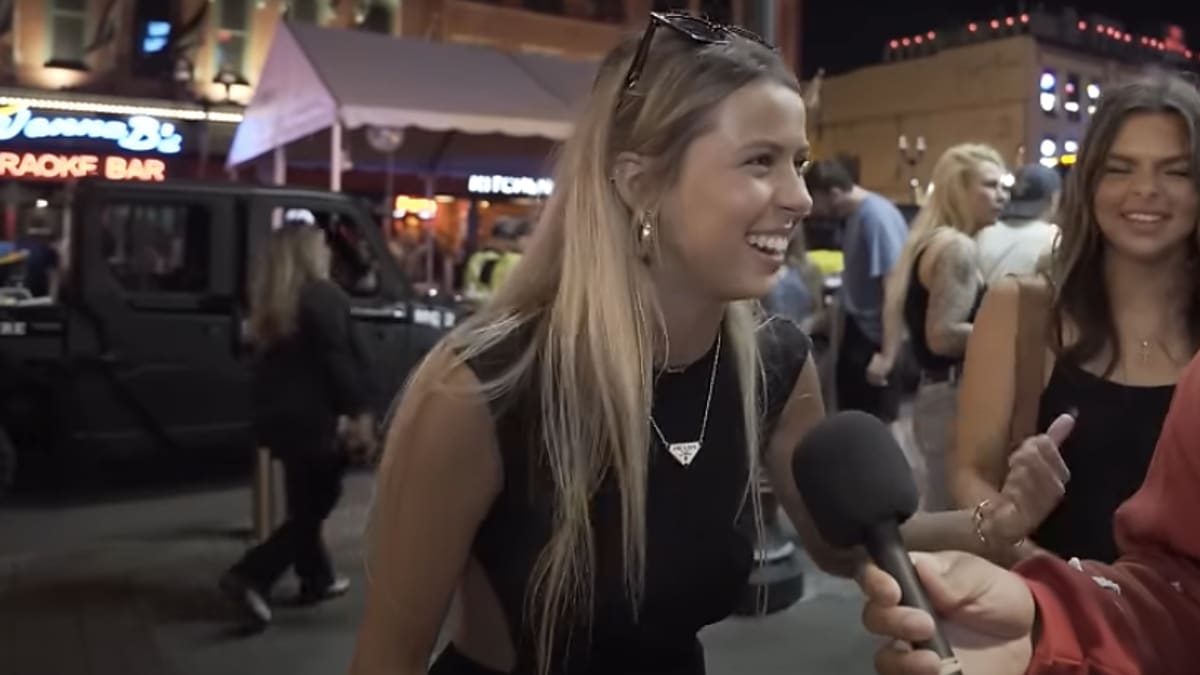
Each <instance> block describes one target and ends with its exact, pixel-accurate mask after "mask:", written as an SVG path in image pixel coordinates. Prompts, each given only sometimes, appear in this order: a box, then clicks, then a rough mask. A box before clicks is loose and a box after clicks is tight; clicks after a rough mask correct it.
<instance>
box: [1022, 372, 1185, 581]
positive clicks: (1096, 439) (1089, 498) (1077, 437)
mask: <svg viewBox="0 0 1200 675" xmlns="http://www.w3.org/2000/svg"><path fill="white" fill-rule="evenodd" d="M1174 391H1175V387H1173V386H1162V387H1131V386H1127V385H1122V384H1117V383H1115V382H1111V381H1109V380H1105V379H1102V378H1100V377H1097V376H1095V375H1093V374H1091V373H1089V372H1087V371H1085V370H1082V369H1080V368H1077V367H1075V366H1073V365H1069V364H1065V363H1062V362H1059V363H1057V364H1055V367H1054V371H1053V373H1052V374H1051V375H1050V381H1049V382H1048V383H1047V384H1046V388H1045V390H1043V391H1042V396H1041V399H1040V401H1039V403H1038V429H1045V428H1047V427H1049V426H1050V423H1051V422H1053V421H1054V419H1055V418H1057V417H1058V416H1059V415H1061V414H1063V413H1068V412H1072V411H1078V417H1077V420H1076V423H1075V429H1074V431H1072V432H1071V436H1070V437H1069V438H1068V439H1067V441H1066V443H1064V444H1063V446H1062V448H1061V450H1062V455H1063V460H1065V461H1066V463H1067V468H1069V469H1070V470H1071V481H1070V482H1069V483H1068V484H1067V492H1066V496H1065V497H1064V498H1063V501H1062V503H1061V504H1059V506H1058V508H1057V509H1055V510H1054V512H1053V513H1051V514H1050V517H1049V518H1047V519H1046V520H1045V522H1043V523H1042V525H1041V527H1039V528H1038V529H1037V531H1036V532H1034V534H1033V540H1034V541H1035V542H1036V543H1037V544H1038V545H1039V546H1041V547H1042V548H1045V549H1047V550H1049V551H1051V552H1053V553H1055V554H1056V555H1058V556H1060V557H1063V558H1072V557H1077V558H1081V559H1085V560H1099V561H1102V562H1109V563H1111V562H1113V561H1114V560H1116V559H1117V545H1116V541H1115V540H1114V538H1113V515H1114V514H1115V513H1116V511H1117V507H1118V506H1120V505H1121V503H1122V502H1124V501H1125V500H1126V499H1128V498H1129V497H1131V496H1132V495H1133V493H1134V492H1136V491H1137V489H1138V488H1140V487H1141V485H1142V481H1143V480H1144V479H1145V477H1146V470H1147V469H1148V468H1149V466H1150V458H1151V457H1152V456H1153V455H1154V446H1155V445H1156V444H1157V443H1158V435H1159V431H1160V430H1161V429H1162V424H1163V419H1164V418H1165V417H1166V415H1167V408H1168V407H1170V405H1171V396H1172V395H1173V393H1174Z"/></svg>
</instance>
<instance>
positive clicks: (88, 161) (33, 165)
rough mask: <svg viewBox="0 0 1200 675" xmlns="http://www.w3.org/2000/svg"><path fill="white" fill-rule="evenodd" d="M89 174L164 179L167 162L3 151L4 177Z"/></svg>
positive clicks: (0, 155)
mask: <svg viewBox="0 0 1200 675" xmlns="http://www.w3.org/2000/svg"><path fill="white" fill-rule="evenodd" d="M88 176H103V177H104V178H107V179H109V180H128V181H143V182H150V183H161V182H162V181H164V180H166V178H167V165H166V163H165V162H163V161H162V160H161V159H152V158H139V157H124V156H121V155H107V156H103V157H102V156H99V155H61V154H57V153H52V152H0V177H5V178H40V179H49V180H68V179H71V178H86V177H88Z"/></svg>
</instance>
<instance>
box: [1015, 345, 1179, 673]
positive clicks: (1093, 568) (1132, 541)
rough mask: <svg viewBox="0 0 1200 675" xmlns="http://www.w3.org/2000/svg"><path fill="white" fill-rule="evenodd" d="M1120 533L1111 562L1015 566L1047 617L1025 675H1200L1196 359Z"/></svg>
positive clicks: (1122, 513) (1044, 559) (1043, 559)
mask: <svg viewBox="0 0 1200 675" xmlns="http://www.w3.org/2000/svg"><path fill="white" fill-rule="evenodd" d="M1114 527H1115V528H1116V539H1117V546H1118V548H1119V549H1120V551H1121V553H1122V556H1121V559H1120V560H1118V561H1117V562H1116V564H1114V565H1101V564H1099V563H1091V562H1085V563H1082V565H1079V564H1078V563H1074V564H1072V563H1068V562H1065V561H1063V560H1059V559H1057V558H1053V557H1051V556H1040V557H1037V558H1034V559H1031V560H1029V561H1027V562H1026V563H1025V564H1023V565H1021V566H1020V567H1019V568H1018V572H1019V573H1020V574H1021V575H1022V576H1024V577H1025V578H1026V580H1027V581H1028V582H1029V586H1030V588H1031V589H1032V590H1033V596H1034V599H1035V600H1036V601H1037V605H1038V610H1039V612H1040V614H1041V621H1042V628H1041V636H1040V641H1039V642H1038V645H1037V647H1036V649H1035V650H1034V655H1033V662H1032V664H1031V665H1030V668H1029V671H1028V673H1029V675H1084V674H1085V673H1086V674H1087V675H1134V674H1136V675H1184V674H1186V675H1195V674H1196V673H1200V356H1198V357H1197V358H1195V359H1193V361H1192V363H1191V364H1190V365H1189V366H1188V367H1187V369H1186V370H1185V371H1184V373H1183V376H1182V377H1181V378H1180V381H1179V384H1178V386H1177V387H1176V389H1175V398H1174V400H1173V401H1172V402H1171V409H1170V411H1169V412H1168V413H1167V417H1166V420H1165V421H1164V422H1163V428H1162V434H1161V436H1160V437H1159V440H1158V446H1157V447H1156V448H1155V450H1154V459H1153V460H1152V461H1151V463H1150V469H1149V472H1148V473H1147V474H1146V481H1145V483H1143V484H1142V487H1141V489H1139V490H1138V492H1137V493H1136V494H1134V495H1133V497H1130V498H1129V501H1127V502H1125V503H1124V504H1123V505H1122V506H1121V508H1120V509H1118V510H1117V514H1116V517H1115V519H1114Z"/></svg>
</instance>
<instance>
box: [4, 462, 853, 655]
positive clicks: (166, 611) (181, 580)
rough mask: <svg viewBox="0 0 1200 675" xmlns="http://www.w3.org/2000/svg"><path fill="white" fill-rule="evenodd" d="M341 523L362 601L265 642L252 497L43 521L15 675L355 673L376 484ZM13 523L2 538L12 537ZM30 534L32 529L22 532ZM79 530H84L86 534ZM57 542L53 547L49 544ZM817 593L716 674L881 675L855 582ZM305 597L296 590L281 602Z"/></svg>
mask: <svg viewBox="0 0 1200 675" xmlns="http://www.w3.org/2000/svg"><path fill="white" fill-rule="evenodd" d="M346 492H347V495H346V499H345V501H344V503H343V505H342V506H341V507H340V508H339V510H338V511H337V512H336V513H335V515H334V517H333V518H331V520H330V523H329V527H328V532H329V541H330V546H331V548H332V549H333V551H334V557H335V559H336V560H337V564H338V566H339V568H340V569H341V570H342V571H343V572H344V573H346V574H348V575H349V576H350V577H351V579H352V581H353V584H354V585H353V587H352V589H351V593H350V594H349V595H348V596H347V597H345V598H342V599H338V600H335V601H332V602H329V603H326V604H324V605H322V606H319V607H315V608H305V609H299V608H290V607H287V606H286V602H285V601H284V602H281V603H280V605H279V607H278V608H277V611H276V618H275V621H274V622H273V624H272V625H271V627H270V628H269V629H268V630H267V631H265V632H264V633H261V634H258V635H254V636H244V635H238V634H237V633H236V632H234V631H233V630H231V626H233V625H234V623H233V618H234V614H233V612H232V610H231V609H230V608H229V607H228V606H227V605H226V604H225V602H224V600H223V598H222V597H221V596H220V595H219V594H218V592H217V590H216V579H217V576H218V575H219V574H220V572H221V571H222V570H223V569H225V568H226V567H227V566H228V565H230V564H231V563H232V562H233V561H234V560H235V559H236V558H237V557H238V556H239V555H240V554H241V552H242V551H243V550H244V549H245V547H246V545H247V544H248V539H247V538H246V537H247V536H248V532H247V531H246V530H245V528H246V525H247V519H248V514H247V513H246V511H247V509H248V504H249V496H248V494H247V491H246V490H245V489H229V490H225V491H222V492H220V493H212V494H202V495H195V496H191V497H172V498H169V499H166V500H163V501H162V502H152V503H135V504H128V503H126V504H118V505H104V506H100V507H88V508H87V509H86V510H82V511H80V512H76V513H72V512H71V511H69V510H68V511H65V512H55V513H48V514H42V513H36V514H33V515H31V516H29V518H32V519H34V520H33V521H30V522H28V523H27V524H26V527H25V528H24V529H22V528H21V527H20V523H18V524H17V525H18V527H15V528H13V529H14V531H16V532H17V533H18V538H19V537H22V536H23V537H27V538H33V537H37V538H38V539H37V540H33V539H30V541H27V542H24V543H23V544H21V545H22V546H25V547H31V546H33V545H35V544H36V545H37V548H36V550H37V551H42V552H41V553H38V554H36V555H30V554H27V553H19V552H16V551H14V550H13V548H12V547H11V546H13V545H12V544H10V548H9V549H8V550H7V551H5V550H0V626H2V627H3V628H2V629H0V664H4V665H3V667H0V671H2V672H3V673H4V675H76V674H78V675H263V674H274V673H280V674H282V673H287V675H310V674H311V675H317V674H321V675H340V674H341V673H345V672H346V669H347V668H348V666H349V663H350V658H351V654H352V651H353V646H354V637H355V632H356V630H357V627H358V621H359V619H360V617H361V612H362V606H363V600H364V589H365V587H366V583H365V579H364V578H363V574H362V563H361V545H360V542H361V537H360V535H361V524H362V522H363V518H364V517H365V514H366V508H367V502H368V500H369V494H370V491H369V486H368V484H367V479H366V477H365V476H361V475H360V476H353V477H352V478H351V479H350V481H349V482H348V484H347V491H346ZM13 518H14V516H13V514H11V513H2V514H0V530H4V531H6V532H7V531H8V530H6V529H5V527H7V526H9V525H13V524H14V523H13ZM22 522H25V521H22ZM74 528H80V529H81V530H82V531H75V529H74ZM41 537H44V538H45V543H44V544H43V543H42V542H41ZM806 582H807V586H808V590H809V594H808V597H807V598H806V599H805V600H803V601H801V602H800V603H798V604H796V605H794V606H793V607H792V608H790V609H789V610H786V611H784V612H780V613H779V614H776V615H772V616H770V617H766V618H763V619H730V620H728V621H725V622H722V623H721V624H718V625H716V626H713V627H710V628H709V629H708V630H706V631H705V632H704V633H703V634H702V635H701V639H702V640H703V641H704V643H705V645H706V648H707V653H708V661H709V673H710V674H711V675H775V674H778V675H784V674H785V673H787V674H788V675H795V674H796V673H810V674H812V675H825V674H829V675H832V674H834V673H837V674H838V675H868V674H869V673H871V672H872V670H871V653H872V652H873V651H874V641H873V640H872V639H871V638H869V637H868V636H866V635H865V634H864V633H863V631H862V629H861V628H860V627H859V625H858V616H859V612H860V610H861V601H860V600H859V599H858V596H857V590H856V589H855V588H854V587H853V585H852V584H849V583H848V582H845V581H842V580H834V579H831V578H829V577H826V576H824V575H821V574H819V573H816V572H814V573H813V574H812V575H810V577H809V578H808V579H806ZM294 592H295V582H294V580H292V579H288V580H286V581H285V582H283V583H282V584H281V586H280V588H278V589H277V591H276V597H277V598H280V597H282V598H286V597H288V596H289V595H290V594H292V593H294Z"/></svg>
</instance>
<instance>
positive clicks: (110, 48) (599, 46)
mask: <svg viewBox="0 0 1200 675" xmlns="http://www.w3.org/2000/svg"><path fill="white" fill-rule="evenodd" d="M11 4H12V7H13V9H12V14H11V16H10V17H0V32H3V34H2V35H0V82H3V83H5V84H8V85H10V86H18V87H25V88H32V89H44V90H75V91H96V92H105V93H114V94H121V95H134V96H156V97H157V96H164V95H169V96H171V97H176V96H180V95H181V94H182V92H181V91H180V85H183V88H184V89H186V90H188V93H190V95H191V96H192V97H194V98H196V99H208V100H214V101H224V100H225V99H226V98H230V99H232V100H233V101H235V102H244V101H247V100H249V96H250V95H251V94H252V91H253V85H254V79H255V77H256V76H257V74H258V72H259V70H260V69H261V67H262V62H263V59H264V58H265V56H266V52H267V47H268V45H269V44H270V42H271V36H272V33H273V32H274V28H275V26H276V25H277V24H278V22H279V20H280V18H281V17H285V16H286V17H288V18H290V19H292V20H296V21H307V22H312V23H317V24H321V25H326V26H334V27H342V28H359V29H362V30H370V31H375V32H380V33H386V34H391V35H395V36H401V37H416V38H424V39H431V40H446V41H454V42H466V43H475V44H485V45H490V46H495V47H500V48H503V49H514V50H525V51H535V52H541V53H546V54H553V55H556V56H563V57H567V58H579V59H597V58H599V57H600V56H601V55H602V54H603V53H604V52H605V51H607V50H608V49H609V48H610V47H611V46H612V45H613V44H615V42H616V41H617V40H618V39H619V38H620V37H621V36H622V35H623V34H625V33H626V32H627V31H630V30H637V29H638V28H639V27H640V26H642V25H644V23H645V18H646V15H647V13H648V12H649V11H651V10H652V9H658V10H666V9H670V8H676V7H679V6H680V4H679V3H670V2H664V1H663V0H497V1H495V2H486V1H476V0H407V1H405V2H401V1H400V0H14V2H12V3H11ZM773 4H774V7H775V9H776V11H777V16H776V20H775V26H776V29H777V35H776V36H775V42H776V43H777V44H779V45H780V49H781V51H782V52H783V53H784V55H785V57H786V58H787V59H788V61H789V62H790V63H793V64H796V65H797V66H798V65H799V64H798V61H797V60H798V58H799V57H798V54H799V52H798V50H797V48H796V47H797V45H798V41H799V34H798V32H799V16H800V14H799V12H800V0H778V1H777V2H775V3H773ZM682 6H683V7H684V8H686V9H689V10H691V11H694V12H703V13H707V14H708V15H710V16H712V17H714V18H717V19H721V20H725V21H732V22H736V23H746V22H748V21H751V20H752V19H753V16H754V12H755V10H756V9H757V7H758V5H757V4H753V0H687V2H685V3H682ZM6 21H7V26H5V22H6ZM178 54H184V55H186V57H187V59H188V61H189V62H190V67H191V72H190V73H183V72H177V67H178V66H179V64H178V63H177V59H176V58H175V55H178ZM168 56H170V57H171V58H167V57H168ZM223 73H224V74H225V76H226V78H227V79H228V80H231V81H233V83H232V85H227V84H226V83H223V82H221V81H220V80H221V78H219V76H220V75H222V74H223ZM188 75H190V80H189V79H188V77H187V76H188Z"/></svg>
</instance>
